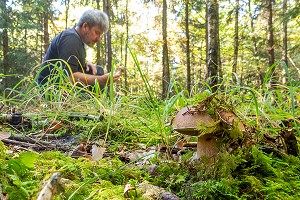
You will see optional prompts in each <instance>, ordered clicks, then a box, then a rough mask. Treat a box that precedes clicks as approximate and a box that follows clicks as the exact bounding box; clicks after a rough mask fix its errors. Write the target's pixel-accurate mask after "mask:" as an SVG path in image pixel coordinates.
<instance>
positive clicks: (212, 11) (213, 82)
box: [206, 0, 220, 92]
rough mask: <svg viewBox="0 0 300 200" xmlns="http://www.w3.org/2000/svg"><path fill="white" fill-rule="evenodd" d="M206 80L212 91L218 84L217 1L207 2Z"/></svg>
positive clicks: (210, 0) (208, 0) (209, 0)
mask: <svg viewBox="0 0 300 200" xmlns="http://www.w3.org/2000/svg"><path fill="white" fill-rule="evenodd" d="M206 6H207V15H206V17H207V19H206V20H207V34H208V35H207V45H208V46H207V49H206V51H207V55H208V58H207V64H206V66H207V78H208V83H209V85H210V87H211V88H212V91H213V92H215V91H216V89H217V87H216V86H217V84H218V65H219V63H220V62H219V49H220V45H219V4H218V0H207V1H206Z"/></svg>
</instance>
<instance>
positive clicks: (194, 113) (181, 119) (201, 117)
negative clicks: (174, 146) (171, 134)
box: [173, 106, 218, 159]
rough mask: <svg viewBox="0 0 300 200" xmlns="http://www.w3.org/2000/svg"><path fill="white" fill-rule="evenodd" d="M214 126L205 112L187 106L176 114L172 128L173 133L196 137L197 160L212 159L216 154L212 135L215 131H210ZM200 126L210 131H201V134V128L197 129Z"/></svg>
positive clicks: (213, 122) (216, 149)
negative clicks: (203, 157)
mask: <svg viewBox="0 0 300 200" xmlns="http://www.w3.org/2000/svg"><path fill="white" fill-rule="evenodd" d="M215 124H216V122H215V120H214V119H213V118H212V117H211V116H210V115H209V114H208V113H207V111H206V110H204V109H199V108H197V106H187V107H185V108H183V109H181V110H180V111H179V112H178V113H177V115H176V117H175V119H174V121H173V128H174V130H175V131H177V132H179V133H182V134H185V135H190V136H198V142H197V158H198V159H199V158H201V157H202V156H207V157H210V158H212V157H214V156H215V155H216V154H217V152H218V148H217V143H216V138H215V137H214V135H213V133H214V132H215V131H214V129H211V128H215ZM202 126H204V129H205V127H207V128H208V129H210V130H209V131H207V132H205V131H206V130H204V129H203V131H202V133H201V130H200V129H201V128H200V129H199V127H202Z"/></svg>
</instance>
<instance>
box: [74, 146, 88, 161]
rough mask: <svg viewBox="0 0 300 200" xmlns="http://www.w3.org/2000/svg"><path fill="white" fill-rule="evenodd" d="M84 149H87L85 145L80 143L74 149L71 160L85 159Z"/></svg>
mask: <svg viewBox="0 0 300 200" xmlns="http://www.w3.org/2000/svg"><path fill="white" fill-rule="evenodd" d="M86 147H87V144H86V143H81V144H80V145H78V146H77V147H76V148H75V149H74V151H73V152H72V154H71V157H72V158H79V157H87V152H86Z"/></svg>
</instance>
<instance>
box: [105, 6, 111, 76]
mask: <svg viewBox="0 0 300 200" xmlns="http://www.w3.org/2000/svg"><path fill="white" fill-rule="evenodd" d="M104 9H105V12H106V14H107V15H108V19H109V21H110V16H111V3H110V0H105V1H104ZM110 28H111V24H110V23H109V29H108V32H107V34H106V36H105V41H106V69H107V71H108V72H110V71H111V66H112V47H111V30H110Z"/></svg>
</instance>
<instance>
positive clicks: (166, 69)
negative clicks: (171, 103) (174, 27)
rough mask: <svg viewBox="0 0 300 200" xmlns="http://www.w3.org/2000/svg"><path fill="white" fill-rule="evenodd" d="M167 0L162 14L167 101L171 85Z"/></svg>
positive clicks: (164, 91) (163, 93)
mask: <svg viewBox="0 0 300 200" xmlns="http://www.w3.org/2000/svg"><path fill="white" fill-rule="evenodd" d="M167 9H168V7H167V0H163V14H162V35H163V53H162V66H163V73H162V98H163V99H165V98H166V97H167V95H168V89H169V85H170V66H169V52H168V35H167V20H168V18H167Z"/></svg>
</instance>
